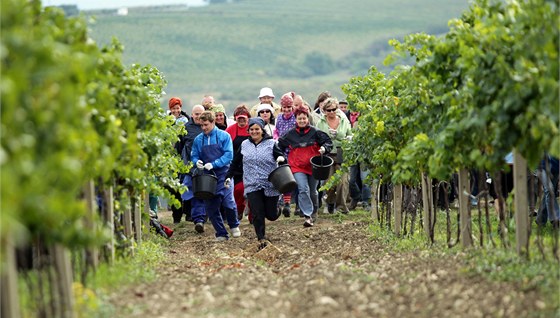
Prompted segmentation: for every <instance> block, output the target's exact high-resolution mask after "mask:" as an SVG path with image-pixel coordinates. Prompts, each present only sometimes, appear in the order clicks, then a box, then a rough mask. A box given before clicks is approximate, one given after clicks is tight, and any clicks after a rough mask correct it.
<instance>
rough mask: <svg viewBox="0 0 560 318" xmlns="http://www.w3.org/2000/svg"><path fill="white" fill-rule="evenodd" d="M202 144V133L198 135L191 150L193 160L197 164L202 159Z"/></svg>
mask: <svg viewBox="0 0 560 318" xmlns="http://www.w3.org/2000/svg"><path fill="white" fill-rule="evenodd" d="M201 145H202V134H200V135H198V136H196V138H195V139H194V141H193V145H192V150H191V161H192V163H193V164H195V165H196V162H197V161H198V160H199V159H200V146H201Z"/></svg>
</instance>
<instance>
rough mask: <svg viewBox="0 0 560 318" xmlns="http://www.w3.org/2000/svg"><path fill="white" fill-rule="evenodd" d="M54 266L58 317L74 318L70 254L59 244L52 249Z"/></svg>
mask: <svg viewBox="0 0 560 318" xmlns="http://www.w3.org/2000/svg"><path fill="white" fill-rule="evenodd" d="M52 251H53V255H54V266H55V270H56V274H57V276H58V293H59V298H58V299H59V307H58V308H60V314H61V315H60V317H63V318H70V317H74V293H73V292H72V281H73V278H72V264H71V263H70V252H69V251H68V249H67V248H66V247H64V246H63V245H61V244H55V245H54V247H53V249H52Z"/></svg>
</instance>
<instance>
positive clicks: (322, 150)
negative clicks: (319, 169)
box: [319, 146, 326, 154]
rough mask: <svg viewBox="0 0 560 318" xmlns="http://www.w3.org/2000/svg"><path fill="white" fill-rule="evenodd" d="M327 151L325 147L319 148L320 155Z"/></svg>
mask: <svg viewBox="0 0 560 318" xmlns="http://www.w3.org/2000/svg"><path fill="white" fill-rule="evenodd" d="M325 150H326V149H325V147H323V146H321V148H319V153H320V154H324V153H325Z"/></svg>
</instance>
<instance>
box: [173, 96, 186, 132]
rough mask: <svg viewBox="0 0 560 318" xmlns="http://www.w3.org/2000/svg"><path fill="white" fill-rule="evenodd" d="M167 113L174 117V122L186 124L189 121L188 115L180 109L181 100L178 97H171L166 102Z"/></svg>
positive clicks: (181, 105)
mask: <svg viewBox="0 0 560 318" xmlns="http://www.w3.org/2000/svg"><path fill="white" fill-rule="evenodd" d="M168 106H169V114H171V115H173V116H174V117H175V124H178V123H181V124H183V125H184V124H186V123H187V122H188V121H189V115H187V113H185V112H184V111H183V110H182V107H183V101H181V99H180V98H179V97H171V98H170V99H169V102H168Z"/></svg>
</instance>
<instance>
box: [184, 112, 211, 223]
mask: <svg viewBox="0 0 560 318" xmlns="http://www.w3.org/2000/svg"><path fill="white" fill-rule="evenodd" d="M203 112H204V107H203V106H202V105H200V104H199V105H194V106H193V108H192V110H191V120H190V121H189V122H188V123H187V125H186V126H185V129H186V130H187V135H186V136H185V138H184V144H185V145H184V147H183V150H182V151H181V158H182V159H183V162H184V163H185V164H187V163H189V162H190V161H191V151H192V146H193V143H194V139H195V138H196V137H197V136H198V135H200V134H201V133H202V128H201V127H200V115H201V114H202V113H203ZM191 170H192V169H191ZM183 185H185V186H186V187H187V190H186V191H185V192H183V194H182V195H181V198H182V199H183V202H184V205H185V208H186V209H185V211H186V213H187V217H188V219H190V220H192V222H193V224H194V229H195V231H196V232H198V233H203V232H204V223H206V212H205V210H204V201H202V200H201V199H199V198H196V197H194V196H193V192H192V191H191V189H192V172H191V171H189V173H187V175H186V176H185V178H184V179H183Z"/></svg>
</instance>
